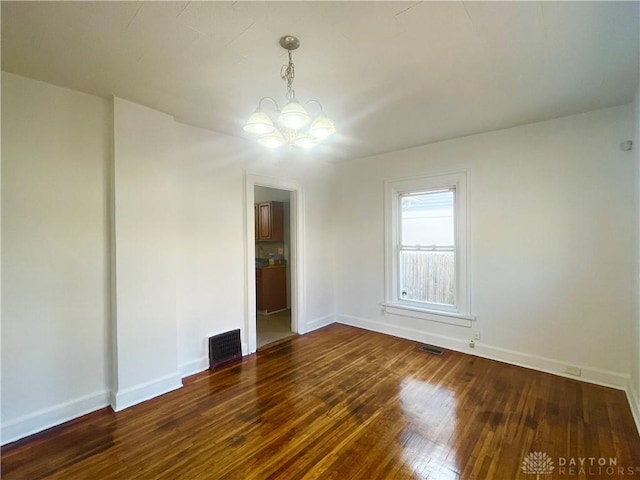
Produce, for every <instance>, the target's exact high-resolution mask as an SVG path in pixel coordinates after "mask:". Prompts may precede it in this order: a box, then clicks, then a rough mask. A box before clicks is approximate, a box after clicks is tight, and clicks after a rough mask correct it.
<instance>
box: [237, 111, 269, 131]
mask: <svg viewBox="0 0 640 480" xmlns="http://www.w3.org/2000/svg"><path fill="white" fill-rule="evenodd" d="M274 130H275V127H274V126H273V122H272V121H271V119H270V118H269V115H267V114H266V113H264V112H263V111H262V110H260V109H258V110H256V111H255V112H254V114H253V115H251V116H250V117H249V120H247V124H246V125H245V126H244V131H245V132H249V133H253V134H255V135H264V134H265V133H271V132H273V131H274Z"/></svg>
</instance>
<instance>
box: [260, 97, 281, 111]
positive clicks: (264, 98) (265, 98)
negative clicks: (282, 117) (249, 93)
mask: <svg viewBox="0 0 640 480" xmlns="http://www.w3.org/2000/svg"><path fill="white" fill-rule="evenodd" d="M264 100H271V101H272V102H273V104H274V105H275V107H276V109H275V111H276V112H279V111H280V107H279V106H278V102H276V101H275V99H273V98H271V97H262V98H261V99H260V101H259V102H258V109H260V110H262V102H263V101H264Z"/></svg>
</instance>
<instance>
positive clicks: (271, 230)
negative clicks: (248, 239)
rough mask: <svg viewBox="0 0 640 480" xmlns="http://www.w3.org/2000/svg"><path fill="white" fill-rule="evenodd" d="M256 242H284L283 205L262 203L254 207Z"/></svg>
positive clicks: (279, 203)
mask: <svg viewBox="0 0 640 480" xmlns="http://www.w3.org/2000/svg"><path fill="white" fill-rule="evenodd" d="M254 214H255V218H256V225H255V228H256V241H257V242H282V241H283V240H284V204H283V203H282V202H262V203H256V204H255V205H254Z"/></svg>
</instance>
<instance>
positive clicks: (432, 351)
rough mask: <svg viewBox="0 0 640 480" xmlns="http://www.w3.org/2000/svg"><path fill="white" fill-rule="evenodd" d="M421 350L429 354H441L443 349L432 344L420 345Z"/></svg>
mask: <svg viewBox="0 0 640 480" xmlns="http://www.w3.org/2000/svg"><path fill="white" fill-rule="evenodd" d="M420 351H421V352H427V353H430V354H431V355H442V354H443V353H444V350H443V349H441V348H438V347H434V346H433V345H420Z"/></svg>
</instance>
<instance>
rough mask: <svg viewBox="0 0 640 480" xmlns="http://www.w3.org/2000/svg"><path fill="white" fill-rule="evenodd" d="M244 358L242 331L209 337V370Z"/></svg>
mask: <svg viewBox="0 0 640 480" xmlns="http://www.w3.org/2000/svg"><path fill="white" fill-rule="evenodd" d="M240 358H242V344H241V343H240V329H237V330H231V331H230V332H226V333H221V334H219V335H214V336H213V337H209V369H210V370H213V369H214V368H216V367H219V366H220V365H224V364H226V363H229V362H233V361H234V360H238V359H240Z"/></svg>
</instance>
